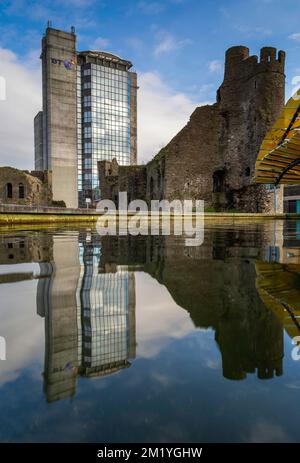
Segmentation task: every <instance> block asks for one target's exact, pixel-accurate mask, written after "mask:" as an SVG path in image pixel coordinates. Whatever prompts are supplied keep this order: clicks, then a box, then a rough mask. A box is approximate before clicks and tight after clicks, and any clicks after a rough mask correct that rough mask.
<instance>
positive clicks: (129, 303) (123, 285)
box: [37, 234, 136, 402]
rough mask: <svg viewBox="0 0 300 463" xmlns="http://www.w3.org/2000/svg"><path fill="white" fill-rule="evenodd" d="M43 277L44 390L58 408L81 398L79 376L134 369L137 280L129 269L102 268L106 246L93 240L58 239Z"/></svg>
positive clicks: (39, 297)
mask: <svg viewBox="0 0 300 463" xmlns="http://www.w3.org/2000/svg"><path fill="white" fill-rule="evenodd" d="M78 238H79V248H78ZM94 238H95V237H94ZM96 238H97V237H96ZM41 275H43V278H41V279H40V280H39V284H38V295H37V310H38V313H39V314H40V315H41V316H44V317H45V340H46V345H45V371H44V390H45V394H46V397H47V400H48V401H49V402H53V401H56V400H60V399H63V398H66V397H69V396H72V395H74V394H75V392H76V382H77V376H78V375H81V376H84V377H93V376H104V375H108V374H112V373H114V372H116V371H118V370H120V369H122V368H126V367H128V366H130V363H129V359H131V358H134V357H135V348H136V339H135V280H134V274H133V273H132V272H129V271H128V270H127V268H126V266H109V267H108V266H106V267H102V266H101V244H100V242H97V240H96V242H95V239H93V242H92V239H91V237H90V236H89V234H87V235H86V234H84V235H82V236H80V237H78V235H77V234H74V235H73V236H71V235H67V236H63V235H62V236H53V261H52V263H50V264H49V263H45V264H41Z"/></svg>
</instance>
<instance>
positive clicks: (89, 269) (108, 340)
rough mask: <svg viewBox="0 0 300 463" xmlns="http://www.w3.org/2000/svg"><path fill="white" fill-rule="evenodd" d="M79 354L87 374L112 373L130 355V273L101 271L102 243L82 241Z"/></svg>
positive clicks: (121, 365) (79, 290) (123, 364)
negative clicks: (85, 242)
mask: <svg viewBox="0 0 300 463" xmlns="http://www.w3.org/2000/svg"><path fill="white" fill-rule="evenodd" d="M79 255H80V264H81V269H82V271H81V275H80V278H79V284H78V290H77V304H78V309H79V310H78V317H77V322H78V355H79V359H78V361H79V364H80V365H81V369H82V371H83V372H84V374H85V375H87V376H89V375H93V374H109V373H110V372H111V371H112V370H114V369H119V368H122V367H124V366H126V365H127V363H128V359H129V357H130V342H131V341H130V336H131V335H133V333H130V326H129V325H130V323H129V318H130V308H129V278H130V277H129V272H128V268H127V267H122V266H118V267H117V271H116V272H114V273H101V272H99V262H100V260H101V245H94V244H91V243H90V244H83V243H80V252H79Z"/></svg>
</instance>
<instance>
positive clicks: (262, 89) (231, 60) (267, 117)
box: [217, 46, 285, 191]
mask: <svg viewBox="0 0 300 463" xmlns="http://www.w3.org/2000/svg"><path fill="white" fill-rule="evenodd" d="M284 64H285V53H284V52H283V51H279V53H278V54H277V51H276V49H275V48H270V47H265V48H262V49H261V51H260V59H258V57H257V56H249V49H248V48H247V47H242V46H238V47H232V48H230V49H229V50H227V52H226V58H225V74H224V81H223V83H222V85H221V87H220V89H219V90H218V93H217V102H218V104H219V107H220V115H221V117H222V120H221V131H220V139H219V143H220V148H221V151H222V152H223V153H224V186H225V191H226V189H230V190H232V189H234V190H236V189H240V188H243V187H246V186H248V185H250V184H251V183H252V182H253V174H254V168H255V161H256V157H257V153H258V151H259V147H260V145H261V143H262V141H263V139H264V136H265V134H266V132H267V131H268V130H269V129H270V128H271V127H272V125H273V124H274V122H275V121H276V119H277V117H278V116H279V114H280V112H281V110H282V107H283V105H284V87H285V74H284Z"/></svg>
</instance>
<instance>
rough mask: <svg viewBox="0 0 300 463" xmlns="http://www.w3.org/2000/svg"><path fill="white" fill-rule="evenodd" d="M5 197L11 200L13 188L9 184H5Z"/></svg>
mask: <svg viewBox="0 0 300 463" xmlns="http://www.w3.org/2000/svg"><path fill="white" fill-rule="evenodd" d="M6 197H7V198H8V199H11V198H12V197H13V188H12V184H11V183H7V184H6Z"/></svg>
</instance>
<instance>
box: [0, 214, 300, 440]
mask: <svg viewBox="0 0 300 463" xmlns="http://www.w3.org/2000/svg"><path fill="white" fill-rule="evenodd" d="M297 336H300V223H299V222H297V221H292V220H291V221H287V222H283V221H271V220H270V221H258V222H252V223H240V224H239V223H238V222H237V223H236V224H235V225H226V224H219V225H217V224H213V223H208V224H206V227H205V240H204V243H203V244H202V245H201V246H199V247H196V246H194V247H187V246H186V245H185V240H184V239H183V238H181V237H178V236H163V237H162V236H152V237H151V236H149V237H141V236H138V237H133V236H129V237H128V236H127V237H126V236H123V237H109V236H106V237H100V236H99V235H98V234H97V233H96V230H94V229H92V228H85V227H81V228H75V227H69V228H66V227H64V228H60V229H59V228H57V229H55V228H50V229H49V228H48V229H47V228H45V229H33V230H31V229H29V228H28V229H25V227H24V229H13V228H12V229H5V230H2V231H1V232H0V337H1V341H2V342H1V343H0V357H1V360H0V410H1V414H0V441H2V442H99V443H101V442H104V443H110V442H158V443H160V442H295V441H300V413H299V407H298V403H299V402H300V360H298V357H300V352H299V351H298V348H297V345H296V346H295V345H294V344H293V343H292V340H293V339H294V338H295V337H297ZM5 357H6V360H4V358H5Z"/></svg>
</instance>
